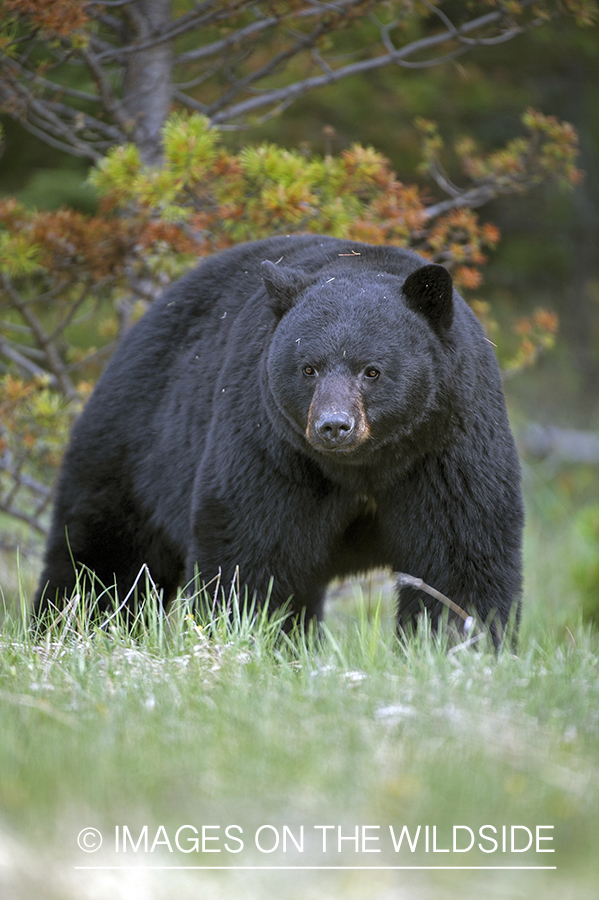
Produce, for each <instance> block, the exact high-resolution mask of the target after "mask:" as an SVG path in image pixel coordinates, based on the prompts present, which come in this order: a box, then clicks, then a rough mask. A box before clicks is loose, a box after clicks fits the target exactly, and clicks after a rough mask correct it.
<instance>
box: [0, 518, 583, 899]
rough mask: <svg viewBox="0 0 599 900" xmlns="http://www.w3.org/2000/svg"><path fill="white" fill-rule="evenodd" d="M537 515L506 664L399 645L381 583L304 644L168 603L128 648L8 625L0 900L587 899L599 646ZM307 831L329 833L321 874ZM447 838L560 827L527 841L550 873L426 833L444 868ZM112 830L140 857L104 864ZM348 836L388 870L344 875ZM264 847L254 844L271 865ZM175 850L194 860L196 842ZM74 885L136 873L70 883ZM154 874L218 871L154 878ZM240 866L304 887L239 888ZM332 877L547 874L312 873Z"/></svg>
mask: <svg viewBox="0 0 599 900" xmlns="http://www.w3.org/2000/svg"><path fill="white" fill-rule="evenodd" d="M539 502H541V501H539ZM548 502H549V501H548ZM558 506H559V504H558ZM552 514H553V513H551V510H548V509H547V508H546V509H544V510H539V509H536V510H533V514H532V515H531V523H530V525H529V529H528V532H527V538H526V554H525V555H526V568H527V576H528V577H527V589H526V597H525V614H524V619H523V627H522V638H521V642H520V647H519V651H518V654H517V655H514V654H511V653H510V652H509V651H507V650H506V651H503V652H501V653H500V654H499V655H496V654H495V653H494V652H493V651H492V650H491V649H490V647H489V646H487V645H486V644H484V643H483V644H479V645H478V647H477V649H472V648H458V647H455V646H451V645H450V644H449V643H448V641H447V639H446V638H444V637H441V638H435V637H431V636H430V634H427V633H426V630H424V631H423V632H421V633H420V634H418V635H416V636H415V637H414V638H413V639H411V640H410V641H403V642H400V641H398V640H397V638H396V637H395V635H394V631H393V622H392V609H391V602H390V600H389V599H388V590H387V585H386V583H385V582H380V581H379V580H377V579H376V578H375V579H369V580H366V581H365V582H364V583H363V584H362V586H361V587H354V588H353V590H351V589H350V590H347V589H341V588H340V589H339V590H338V591H337V593H338V594H339V596H338V597H337V598H336V599H334V600H332V601H331V602H330V604H329V607H330V608H329V612H328V616H327V625H326V629H325V632H324V635H323V636H322V638H321V639H320V641H317V642H314V641H311V640H301V639H298V638H297V637H295V638H293V637H292V638H290V639H282V638H281V637H280V636H278V631H277V629H276V628H275V627H273V625H272V623H269V622H268V621H266V620H262V621H258V622H252V621H250V620H249V619H248V618H247V617H246V618H244V617H243V616H240V617H238V618H237V620H234V621H232V622H231V621H229V620H226V619H224V618H221V619H220V620H217V621H216V622H214V623H213V624H212V625H211V626H203V627H202V626H200V625H198V623H197V621H196V620H195V619H193V618H191V617H190V616H189V610H188V609H187V608H185V606H184V605H183V604H181V605H179V606H178V607H177V608H176V609H175V610H173V611H172V612H171V614H170V615H169V616H168V617H165V616H164V615H161V614H160V613H159V612H158V611H155V612H154V613H152V614H151V615H150V616H149V617H148V619H147V623H146V625H141V626H140V627H139V628H138V629H137V631H136V633H135V635H134V637H132V636H131V635H129V634H128V633H127V631H126V630H125V629H124V628H123V627H122V626H121V625H120V624H119V623H118V621H116V620H114V621H113V622H112V623H111V624H110V626H109V627H108V628H107V629H106V630H101V629H97V628H92V627H89V626H88V625H86V623H85V621H84V618H82V617H81V615H80V613H79V612H77V611H76V610H75V611H73V612H72V615H70V616H66V617H65V619H64V620H63V622H62V625H61V626H60V627H59V628H57V629H56V630H55V631H54V632H52V633H51V634H50V635H49V636H48V637H47V638H46V639H44V640H41V641H39V642H37V643H35V642H32V641H31V639H30V637H29V635H28V634H27V632H26V630H25V629H24V626H23V621H22V618H21V616H20V614H19V613H18V612H14V611H13V613H12V614H11V615H9V616H8V617H7V618H6V620H5V622H4V628H3V634H2V637H1V641H2V652H1V656H0V660H1V662H0V848H1V849H0V860H1V865H0V896H2V898H3V900H4V898H6V900H29V898H31V897H34V896H35V897H41V898H44V900H45V898H48V900H54V898H56V900H71V898H77V900H88V898H89V900H95V898H103V897H109V898H111V900H112V898H115V900H117V898H119V900H120V898H121V897H122V898H126V900H137V898H140V900H162V898H165V900H166V898H171V897H173V896H177V897H178V898H183V900H186V898H210V900H212V898H215V900H221V898H222V900H225V898H226V900H229V898H243V900H254V898H256V900H258V898H259V900H264V898H270V897H272V898H275V897H276V898H282V900H324V898H327V900H329V898H337V897H339V898H348V900H352V898H360V900H362V898H367V900H429V898H430V900H444V898H452V900H453V898H460V900H469V898H480V897H484V898H491V900H494V898H510V900H511V898H514V900H515V898H527V900H537V898H538V900H541V898H542V900H554V898H555V900H558V898H559V900H562V898H568V900H569V898H575V900H596V898H597V896H598V889H597V884H599V861H598V858H597V852H596V846H595V845H596V839H597V837H598V836H599V765H598V764H599V741H598V737H599V653H598V647H599V642H598V638H597V634H596V632H592V631H591V630H590V629H587V628H584V627H583V626H582V624H581V623H580V621H579V614H578V612H577V609H578V606H577V601H576V598H575V597H574V595H573V594H572V592H571V588H570V587H569V580H568V579H569V576H568V573H569V563H570V562H571V560H572V555H573V554H574V555H575V554H576V553H577V552H578V550H577V543H576V534H575V532H574V531H572V530H570V529H569V528H568V527H561V530H559V529H556V528H554V527H553V526H552V524H551V516H552ZM556 515H557V514H556ZM558 518H559V517H558ZM560 521H561V523H562V526H563V525H564V520H563V518H562V520H560ZM27 593H28V591H27V590H24V591H23V592H22V594H23V601H25V598H26V595H27ZM381 598H382V599H381ZM24 605H25V603H24ZM146 825H147V826H148V828H147V834H148V851H147V852H144V849H143V833H144V832H143V831H142V829H143V827H144V826H146ZM186 825H189V826H194V827H195V829H197V831H198V832H199V836H200V838H201V830H202V826H219V828H216V827H214V828H210V829H208V830H207V831H206V836H207V837H219V838H220V840H218V841H214V842H212V843H210V842H207V844H206V848H207V849H220V850H221V852H220V853H218V854H217V853H208V852H195V851H193V852H190V853H184V852H182V851H180V850H178V849H177V847H176V840H175V836H176V833H177V830H178V829H179V828H180V827H181V826H186ZM231 825H237V826H239V827H240V828H241V829H242V830H243V831H242V834H241V833H240V832H239V831H235V830H233V831H232V832H230V834H232V835H234V836H239V835H240V834H241V837H242V839H243V841H244V848H243V850H242V851H241V852H239V853H233V852H229V851H227V850H226V848H225V843H226V842H227V841H228V843H229V846H230V847H232V848H233V849H235V848H237V847H238V846H239V845H238V844H236V843H235V842H234V841H233V840H231V839H227V837H226V835H225V828H226V827H227V826H231ZM263 825H267V826H272V828H276V829H277V831H278V833H279V835H280V839H281V845H280V847H279V849H278V850H276V851H274V852H273V853H264V852H260V851H259V850H258V849H257V848H256V846H255V844H254V835H255V832H256V830H257V829H258V828H259V827H260V826H263ZM322 825H332V826H334V829H333V830H330V831H328V832H327V834H328V837H329V843H328V847H327V852H326V853H323V852H322V831H320V830H318V829H317V828H315V826H322ZM403 825H406V826H407V827H408V829H409V830H410V833H411V836H412V837H413V836H414V834H415V831H416V829H417V827H418V825H420V826H421V837H420V838H419V847H420V851H416V852H415V853H411V852H410V850H409V848H407V847H406V845H405V842H404V847H403V848H402V850H400V851H399V852H398V853H395V852H393V847H392V841H391V837H390V830H389V826H393V828H394V829H395V832H396V834H399V832H400V831H401V827H402V826H403ZM427 825H428V826H429V834H430V838H431V845H429V852H428V853H426V852H424V849H423V841H424V829H425V826H427ZM454 825H463V826H468V827H470V828H471V829H472V830H473V831H474V832H475V834H476V836H477V840H479V838H478V829H479V828H480V827H481V826H484V825H493V826H494V827H496V828H497V830H498V833H499V834H500V835H501V828H502V826H504V825H505V826H508V828H509V826H512V825H519V826H525V827H527V828H529V829H530V830H531V831H532V832H533V833H534V829H535V828H536V826H553V830H552V831H549V830H547V831H545V832H542V834H544V835H551V836H552V837H553V841H552V842H551V843H548V844H546V845H544V846H547V847H552V848H554V849H555V853H552V854H549V853H545V854H544V853H538V854H537V853H535V852H533V850H530V851H528V852H524V853H509V852H508V853H502V852H501V849H499V850H498V851H497V852H495V853H492V854H484V853H482V852H480V851H477V850H476V849H473V850H472V851H471V852H468V853H453V852H450V853H432V852H431V850H430V846H432V827H433V826H436V827H437V846H438V847H439V848H443V847H449V846H450V845H451V837H452V831H451V829H452V826H454ZM116 826H119V828H120V831H119V834H120V835H121V836H122V833H123V827H124V826H127V827H128V829H129V831H130V834H131V835H132V837H133V839H134V840H135V841H137V840H138V838H139V837H140V835H141V836H142V843H141V844H140V847H139V850H138V851H137V852H133V851H132V848H131V846H130V845H129V849H128V852H127V853H126V854H125V853H123V852H122V851H121V852H119V853H117V852H115V827H116ZM160 826H163V829H162V830H161V829H160ZM284 826H287V827H288V829H289V831H290V832H291V834H293V835H294V836H295V838H296V840H299V836H300V833H301V828H302V826H303V829H304V850H303V852H301V853H300V852H298V851H294V846H293V843H292V842H291V840H290V838H288V840H289V843H288V846H287V851H286V852H283V849H282V839H283V832H284ZM356 826H359V827H360V828H361V827H362V826H379V829H378V830H376V829H374V828H373V829H371V830H368V831H366V832H365V834H366V836H370V837H372V836H375V837H379V842H378V843H376V842H375V843H370V844H366V845H365V846H366V847H370V848H373V847H374V848H377V847H378V848H380V849H381V850H382V851H383V852H381V853H377V854H375V853H366V852H362V850H361V849H360V850H359V852H356V851H355V849H354V845H353V842H350V841H349V840H347V841H344V842H342V847H343V848H344V849H343V852H342V853H339V852H338V850H337V840H338V831H337V829H338V828H339V827H340V828H341V829H342V831H341V835H342V837H343V836H344V837H351V836H353V835H354V834H355V827H356ZM87 827H94V828H97V829H99V830H100V832H101V833H102V834H103V836H104V843H103V846H102V848H101V849H100V850H99V851H98V852H97V853H85V852H83V851H82V850H80V849H79V847H78V845H77V836H78V834H79V832H80V831H81V830H82V829H84V828H87ZM272 828H267V829H264V830H263V832H261V834H262V836H263V842H264V843H263V846H264V848H265V849H266V848H267V845H269V842H272V840H273V837H274V831H273V830H272ZM181 834H182V839H181V842H182V846H183V848H184V849H185V847H186V846H187V848H189V847H190V846H192V845H190V844H187V845H186V844H185V843H183V840H184V838H189V837H190V836H192V835H193V832H192V830H191V829H186V830H185V831H184V832H182V833H181ZM461 834H462V836H464V835H465V834H466V833H465V832H461ZM508 835H509V831H508ZM519 835H520V836H522V835H525V832H524V831H520V832H519ZM359 836H360V839H361V832H359ZM156 838H158V841H159V842H160V841H162V843H156V846H155V847H154V850H153V851H152V850H151V846H152V844H153V842H154V840H155V839H156ZM167 839H168V840H169V841H170V844H171V846H172V848H173V850H172V852H170V851H169V847H168V845H167V843H166V840H167ZM485 846H486V847H487V848H488V847H489V846H490V844H486V845H485ZM86 865H88V866H89V865H95V866H115V865H120V866H127V867H128V868H126V869H120V870H114V869H105V870H102V871H91V870H79V869H76V868H75V867H76V866H86ZM165 865H168V866H227V867H229V868H228V870H226V871H217V870H209V869H205V870H204V871H197V870H177V871H174V870H171V871H158V870H156V869H149V868H147V867H148V866H165ZM242 865H245V866H281V865H297V866H302V867H303V869H302V870H298V871H294V872H280V871H279V872H277V871H264V870H252V871H243V870H240V869H234V868H232V867H233V866H242ZM323 865H327V866H339V865H346V866H373V865H374V866H398V865H402V866H409V865H412V866H414V865H420V866H439V865H452V866H458V865H461V866H464V865H470V866H481V865H482V866H488V865H495V866H507V865H520V866H521V865H542V866H547V865H554V866H556V867H557V868H556V869H555V870H547V871H533V870H527V871H522V870H520V871H512V870H508V869H503V870H502V871H491V872H490V871H475V870H472V871H459V870H456V871H444V870H436V871H435V870H428V871H405V870H403V871H391V870H382V869H378V870H371V871H347V870H327V871H323V870H314V869H310V868H308V867H309V866H323Z"/></svg>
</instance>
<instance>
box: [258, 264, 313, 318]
mask: <svg viewBox="0 0 599 900" xmlns="http://www.w3.org/2000/svg"><path fill="white" fill-rule="evenodd" d="M262 277H263V279H264V284H265V285H266V291H267V293H268V296H269V297H270V305H271V307H272V310H273V312H274V313H275V315H276V316H277V318H278V319H281V318H282V317H283V316H284V315H285V313H286V312H289V310H290V309H291V308H292V306H293V304H294V303H295V301H296V299H297V297H298V294H300V293H301V292H302V291H303V290H304V289H305V288H307V287H308V286H309V285H310V284H312V283H313V281H314V278H313V276H311V275H308V273H307V272H302V270H301V269H288V268H286V267H285V266H279V265H276V264H275V263H273V262H270V260H268V259H266V260H265V261H264V262H263V263H262Z"/></svg>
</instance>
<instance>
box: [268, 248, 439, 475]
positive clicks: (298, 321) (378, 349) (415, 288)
mask: <svg viewBox="0 0 599 900" xmlns="http://www.w3.org/2000/svg"><path fill="white" fill-rule="evenodd" d="M414 260H415V261H416V262H414ZM262 269H263V277H264V283H265V285H266V290H267V294H268V298H269V303H270V306H271V309H272V312H273V314H274V316H275V318H276V322H277V324H276V327H275V330H274V333H273V337H272V341H271V344H270V348H269V351H268V359H267V364H266V371H267V382H268V391H269V393H270V396H271V399H272V401H274V409H276V418H277V419H278V421H279V422H280V423H281V424H282V425H283V428H284V430H285V432H286V434H287V435H288V436H289V435H290V434H291V435H293V440H294V443H295V444H296V445H297V444H298V441H299V442H300V443H301V442H304V446H305V444H306V443H307V445H308V446H309V448H310V450H311V451H313V452H315V453H316V455H317V458H321V459H324V458H328V459H329V460H330V461H333V460H334V461H335V462H338V463H342V464H343V463H354V464H356V463H362V462H364V461H365V459H366V458H367V457H368V456H369V455H370V454H371V453H373V452H375V451H377V450H380V449H381V448H382V447H394V448H395V449H396V450H397V451H398V452H401V447H402V446H403V448H404V450H405V451H406V452H407V451H408V446H409V447H410V448H412V445H413V444H414V442H415V441H416V442H418V441H420V440H423V441H428V442H429V445H430V435H429V434H428V433H426V432H427V429H428V428H429V426H431V425H432V427H434V429H436V431H437V432H439V431H441V432H442V430H443V429H444V428H446V427H447V421H446V420H447V419H448V416H450V415H451V405H452V400H451V368H452V353H453V350H452V339H451V331H452V323H453V320H454V298H453V285H452V281H451V276H450V275H449V272H448V271H447V270H446V269H445V268H443V267H442V266H437V265H421V266H418V258H417V257H414V256H411V257H410V263H409V264H408V271H407V273H406V274H405V275H396V274H390V273H388V272H385V271H380V269H377V268H376V267H374V266H372V265H366V264H362V265H357V266H352V267H350V265H349V263H348V264H347V265H346V266H343V265H342V264H337V265H335V264H333V265H331V266H329V267H326V268H325V269H324V270H321V271H320V272H318V273H316V274H312V273H309V272H306V271H304V270H302V269H295V268H286V267H282V266H280V265H277V264H274V263H272V262H268V261H267V262H264V263H263V264H262ZM410 269H412V271H410ZM269 405H270V407H271V409H273V403H272V402H271V403H270V404H269ZM439 437H440V438H442V434H440V435H439ZM409 452H410V453H412V454H413V453H414V450H413V448H412V449H410V450H409Z"/></svg>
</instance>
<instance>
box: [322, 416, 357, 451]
mask: <svg viewBox="0 0 599 900" xmlns="http://www.w3.org/2000/svg"><path fill="white" fill-rule="evenodd" d="M354 425H355V421H354V419H353V418H352V417H351V416H350V415H349V414H348V413H345V412H328V413H325V414H323V415H322V416H321V417H320V418H319V420H318V422H317V423H316V432H317V434H318V436H319V438H320V440H321V441H322V442H323V443H326V444H342V443H343V442H344V441H345V440H347V438H348V437H349V436H350V435H351V433H352V431H353V430H354Z"/></svg>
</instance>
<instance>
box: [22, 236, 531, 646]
mask: <svg viewBox="0 0 599 900" xmlns="http://www.w3.org/2000/svg"><path fill="white" fill-rule="evenodd" d="M522 525H523V507H522V498H521V491H520V472H519V464H518V458H517V454H516V450H515V447H514V441H513V438H512V435H511V432H510V428H509V424H508V420H507V415H506V410H505V403H504V398H503V392H502V387H501V379H500V374H499V370H498V366H497V362H496V359H495V356H494V353H493V350H492V349H491V346H490V344H489V342H488V341H487V340H486V338H485V336H484V334H483V331H482V329H481V327H480V326H479V324H478V322H477V320H476V318H475V316H474V315H473V313H472V312H471V310H470V309H469V307H468V306H467V305H466V303H465V302H464V300H463V299H462V298H461V297H460V295H459V294H458V293H457V291H456V290H455V289H454V288H453V285H452V281H451V276H450V275H449V273H448V272H447V270H446V269H445V268H443V267H442V266H438V265H430V264H428V263H427V261H426V260H425V259H423V258H421V257H420V256H418V255H416V254H415V253H412V252H410V251H407V250H403V249H399V248H396V247H388V246H378V247H377V246H370V245H367V244H360V243H354V242H352V241H346V240H338V239H335V238H326V237H321V236H302V237H297V236H296V237H293V236H287V237H285V236H281V237H273V238H271V239H268V240H263V241H258V242H255V243H248V244H243V245H240V246H238V247H235V248H233V249H231V250H227V251H225V252H224V253H221V254H219V255H217V256H214V257H212V258H211V259H209V260H208V261H206V262H203V263H201V264H200V265H199V266H198V268H197V269H195V270H194V271H192V272H191V273H189V274H188V275H186V276H185V277H184V278H182V279H181V280H180V281H178V282H177V283H176V284H174V285H173V286H172V287H171V288H170V290H168V291H167V292H166V294H165V295H164V296H163V297H162V298H161V299H160V300H158V301H157V302H155V303H154V304H153V306H152V307H151V308H150V310H149V311H148V312H147V313H146V314H145V316H144V317H143V318H142V319H141V321H140V322H138V323H137V324H136V325H135V326H134V327H133V328H132V329H131V331H130V332H129V334H128V335H127V336H126V338H125V339H124V340H123V342H122V344H121V346H120V347H119V349H118V351H117V353H116V354H115V356H114V358H113V359H112V361H111V362H110V364H109V365H108V366H107V368H106V370H105V372H104V374H103V375H102V377H101V378H100V380H99V382H98V385H97V387H96V389H95V391H94V393H93V395H92V397H91V398H90V400H89V402H88V403H87V405H86V407H85V409H84V411H83V413H82V415H81V417H80V418H79V420H78V421H77V423H76V425H75V427H74V429H73V433H72V437H71V442H70V445H69V448H68V450H67V453H66V456H65V459H64V463H63V467H62V471H61V475H60V479H59V482H58V488H57V494H56V501H55V507H54V517H53V522H52V527H51V531H50V537H49V541H48V546H47V550H46V556H45V568H44V570H43V574H42V576H41V582H40V588H39V593H38V596H37V599H36V603H35V610H34V611H35V615H36V616H37V618H38V621H39V620H40V618H42V619H43V618H44V617H45V616H46V614H47V612H48V610H49V608H50V607H51V606H58V607H59V608H60V607H61V606H64V602H65V596H66V597H68V596H69V595H70V594H71V592H72V591H73V590H74V587H75V571H74V565H79V564H83V565H85V566H86V567H88V568H89V569H91V570H93V571H94V572H95V573H96V575H97V577H98V579H99V580H100V581H101V582H102V583H103V584H104V585H107V586H114V585H116V587H117V589H118V596H119V598H121V600H122V598H123V597H125V596H126V595H127V593H128V592H129V591H130V588H131V586H132V585H133V583H134V581H135V579H136V576H137V575H138V573H139V571H140V569H141V568H142V566H143V564H144V563H145V564H147V566H148V568H149V571H150V573H151V576H152V578H153V580H154V581H155V582H156V584H158V585H159V586H160V588H161V589H162V591H163V597H164V600H165V602H166V601H168V599H169V598H170V597H172V595H173V594H174V592H175V591H176V589H177V587H178V586H179V585H185V584H187V583H189V582H191V581H192V580H193V579H194V578H195V579H196V584H197V579H198V578H199V579H200V582H201V583H203V584H211V585H212V586H214V585H215V584H217V583H218V584H220V585H221V586H223V587H224V586H228V585H230V584H231V583H232V582H233V581H234V580H236V582H237V583H238V584H239V586H240V587H243V586H246V587H247V589H248V592H249V594H250V596H254V597H255V598H256V599H257V601H258V603H263V602H265V600H266V598H268V602H269V604H270V606H272V608H277V607H280V606H282V605H283V604H286V603H288V601H289V604H290V605H289V608H290V610H291V612H292V614H295V615H296V616H302V617H305V618H306V619H307V620H310V619H313V618H315V619H317V620H320V618H321V616H322V611H323V599H324V594H325V589H326V586H327V584H328V582H329V581H330V580H331V579H333V578H336V577H340V576H346V575H348V574H351V573H359V572H364V571H366V570H368V569H371V568H374V567H390V568H392V569H394V570H395V571H396V572H399V573H407V574H409V575H412V576H414V577H416V578H421V579H423V581H424V582H426V583H428V584H429V585H431V586H433V587H434V588H436V589H437V590H438V591H440V592H442V593H443V594H445V595H447V596H448V597H450V598H451V599H452V600H453V601H454V602H455V603H457V604H458V605H459V606H460V607H461V608H462V609H464V610H468V611H473V612H474V613H476V614H477V615H478V616H479V617H480V618H481V619H482V620H493V619H494V620H495V622H496V630H495V634H496V640H499V639H500V634H501V632H502V629H503V628H504V627H505V625H506V623H507V621H508V617H509V615H510V612H511V611H512V609H514V612H515V618H516V619H517V617H518V611H519V603H520V590H521V538H522ZM198 573H199V574H198ZM102 602H104V603H105V604H108V600H107V599H106V598H105V599H104V600H103V601H102ZM422 607H426V608H428V609H429V610H430V612H431V614H432V616H433V618H436V616H437V615H438V613H439V605H438V603H437V602H436V601H434V600H432V599H431V597H430V596H429V595H428V594H425V593H423V592H422V591H419V590H417V589H415V588H414V587H413V586H407V587H406V586H401V585H400V590H399V605H398V625H399V627H400V628H403V627H405V626H406V625H407V624H408V623H412V622H413V621H414V620H415V617H416V616H417V615H418V614H419V612H420V611H421V609H422Z"/></svg>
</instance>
